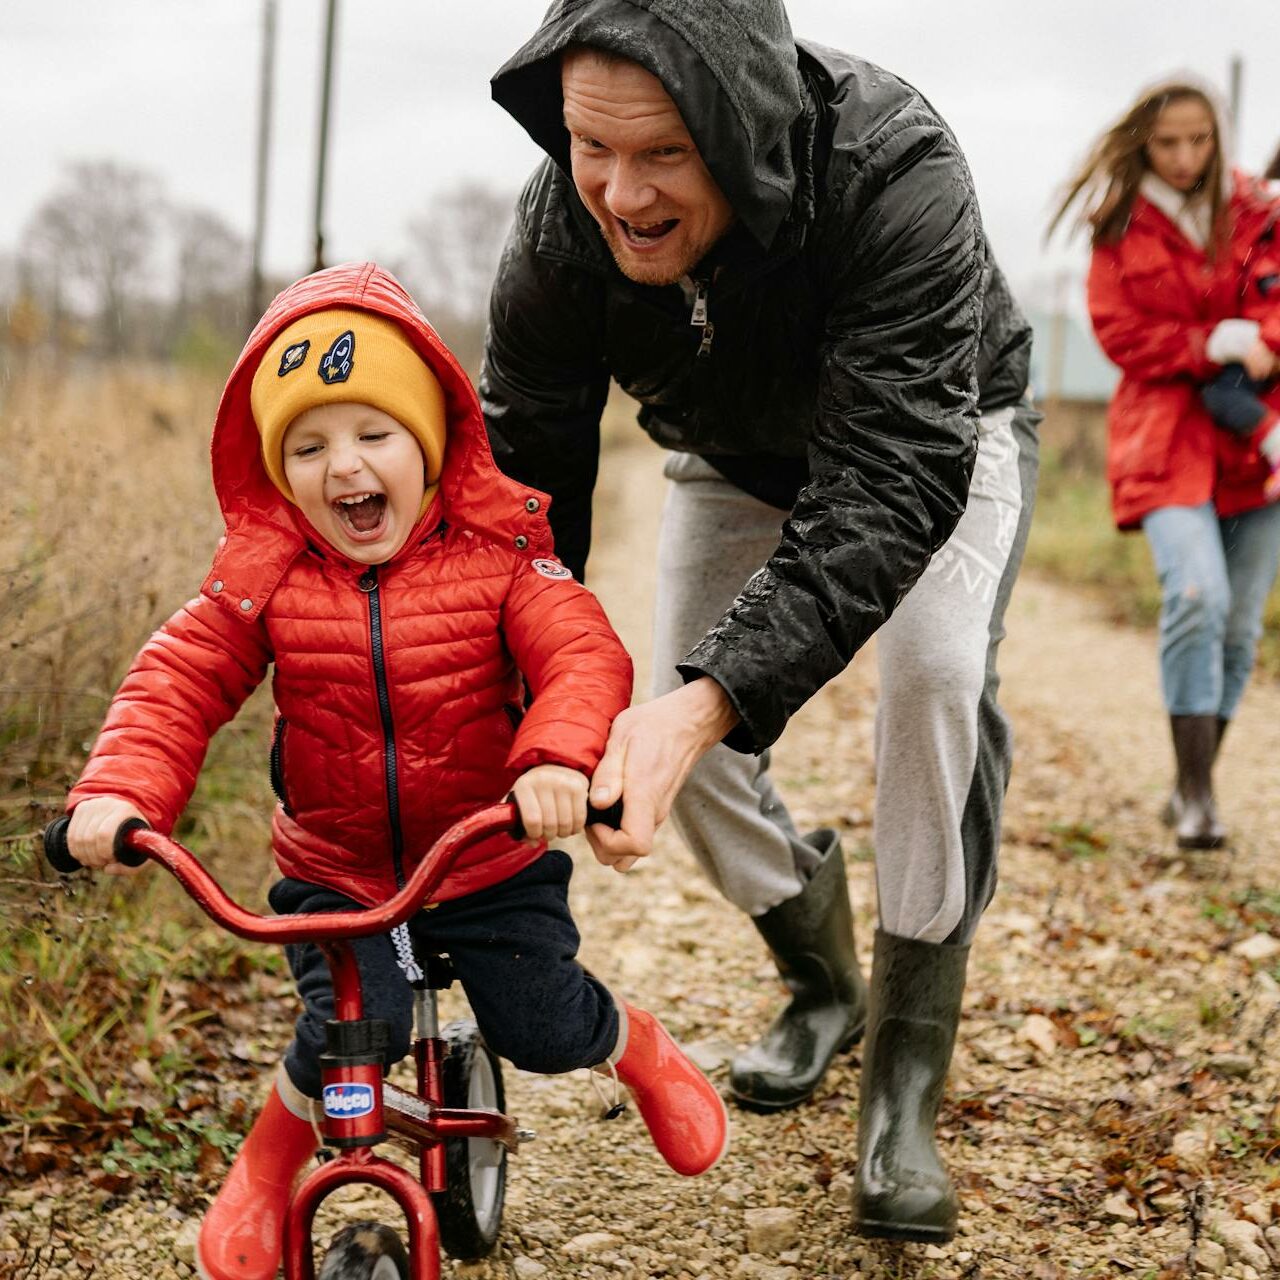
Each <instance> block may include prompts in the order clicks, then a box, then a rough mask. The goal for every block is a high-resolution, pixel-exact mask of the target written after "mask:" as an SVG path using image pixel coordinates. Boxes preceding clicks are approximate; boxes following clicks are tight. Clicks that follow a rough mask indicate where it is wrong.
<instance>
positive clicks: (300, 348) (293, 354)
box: [276, 338, 311, 378]
mask: <svg viewBox="0 0 1280 1280" xmlns="http://www.w3.org/2000/svg"><path fill="white" fill-rule="evenodd" d="M310 350H311V339H310V338H306V339H304V340H303V341H302V342H295V343H294V344H293V346H291V347H285V349H284V354H283V355H282V356H281V357H280V368H279V369H277V370H276V377H277V378H283V377H284V375H285V374H286V373H292V372H293V371H294V370H295V369H301V368H302V362H303V361H304V360H305V359H306V358H307V352H308V351H310Z"/></svg>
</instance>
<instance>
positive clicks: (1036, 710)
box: [0, 442, 1280, 1280]
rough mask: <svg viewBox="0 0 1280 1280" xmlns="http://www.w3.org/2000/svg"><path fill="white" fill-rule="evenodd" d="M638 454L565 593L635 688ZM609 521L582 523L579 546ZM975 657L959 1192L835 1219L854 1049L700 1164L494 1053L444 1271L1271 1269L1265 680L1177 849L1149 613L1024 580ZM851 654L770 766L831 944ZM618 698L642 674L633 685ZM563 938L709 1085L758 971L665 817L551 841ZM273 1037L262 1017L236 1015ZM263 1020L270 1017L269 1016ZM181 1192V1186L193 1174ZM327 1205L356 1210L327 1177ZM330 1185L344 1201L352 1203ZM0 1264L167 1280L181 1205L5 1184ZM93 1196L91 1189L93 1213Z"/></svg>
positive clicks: (1279, 1196)
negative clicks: (632, 859)
mask: <svg viewBox="0 0 1280 1280" xmlns="http://www.w3.org/2000/svg"><path fill="white" fill-rule="evenodd" d="M660 467H661V456H660V454H659V453H658V452H657V451H656V450H654V449H651V448H649V447H648V446H647V445H645V444H643V443H642V442H640V443H636V444H633V445H629V446H627V447H624V448H619V449H616V450H614V451H613V453H612V454H611V455H610V456H609V458H608V459H607V464H606V467H605V469H604V472H603V475H602V482H601V484H602V488H601V492H600V494H599V496H598V499H597V509H598V511H599V513H600V517H601V519H602V521H603V522H604V525H605V529H606V530H607V534H606V533H604V532H603V531H602V545H601V546H600V548H599V549H598V551H597V555H596V559H595V561H594V562H593V572H592V577H593V585H594V586H595V587H596V589H597V590H598V591H599V593H600V594H601V596H602V597H603V598H604V600H605V603H606V605H607V606H608V608H609V610H610V613H611V616H612V617H613V618H614V620H615V623H616V625H617V626H618V628H619V630H620V631H621V632H622V633H623V636H624V638H625V639H626V640H627V641H628V643H629V644H630V645H631V647H632V648H633V651H634V652H635V653H636V654H637V658H638V665H639V668H640V673H639V674H640V679H641V681H642V682H643V681H647V671H646V670H645V667H646V662H645V653H646V651H647V648H648V630H647V628H648V609H649V605H650V601H651V599H652V561H653V549H654V545H655V535H656V527H657V520H658V514H659V505H660V492H661V481H660V474H659V473H660ZM606 537H607V542H606V541H605V540H604V539H605V538H606ZM1009 633H1010V634H1009V639H1008V641H1007V644H1006V646H1005V650H1004V655H1003V662H1002V669H1003V673H1004V677H1005V689H1004V699H1003V700H1004V703H1005V706H1006V708H1007V710H1008V711H1009V713H1010V715H1011V717H1012V718H1013V721H1014V725H1015V730H1016V732H1017V737H1018V757H1017V763H1016V767H1015V774H1014V781H1013V786H1012V789H1011V793H1010V797H1009V804H1008V810H1007V820H1006V833H1005V848H1004V853H1003V867H1002V884H1001V888H1000V891H999V893H998V895H997V898H996V900H995V902H994V904H993V905H992V907H991V909H990V911H989V912H988V915H987V917H986V919H985V921H984V924H983V927H982V929H981V931H980V932H979V935H978V940H977V943H976V944H975V948H974V953H973V958H972V964H971V969H970V986H969V990H968V993H967V996H966V1017H965V1020H964V1022H963V1023H962V1027H961V1039H960V1044H959V1047H958V1050H957V1054H956V1061H955V1064H954V1068H953V1072H952V1076H951V1082H950V1088H949V1094H948V1100H947V1102H946V1103H945V1104H944V1110H943V1119H942V1134H943V1145H944V1148H945V1155H946V1158H947V1159H948V1161H949V1163H950V1165H951V1167H952V1169H953V1171H954V1172H955V1173H956V1175H957V1177H958V1180H959V1182H960V1185H961V1188H962V1202H963V1217H962V1226H961V1232H960V1235H959V1236H958V1237H957V1238H956V1240H955V1241H954V1242H953V1243H951V1244H950V1245H947V1246H946V1247H943V1248H937V1247H934V1246H928V1247H926V1246H920V1245H909V1246H888V1245H880V1244H873V1243H870V1242H866V1241H862V1240H860V1239H859V1238H857V1237H855V1236H854V1235H853V1234H852V1233H851V1231H850V1229H849V1212H848V1198H849V1188H850V1182H851V1173H852V1169H853V1162H854V1133H855V1117H856V1100H857V1068H858V1055H857V1052H856V1051H855V1052H854V1053H852V1054H850V1055H849V1056H848V1057H846V1058H843V1059H841V1060H840V1062H839V1064H838V1066H837V1067H836V1068H835V1069H834V1070H833V1071H832V1072H831V1073H830V1075H829V1077H828V1079H827V1081H826V1082H825V1084H824V1086H823V1088H822V1090H821V1092H820V1093H819V1095H818V1096H817V1097H816V1098H815V1099H814V1101H813V1102H812V1103H811V1104H809V1105H807V1106H805V1107H803V1108H802V1109H800V1110H798V1111H795V1112H793V1113H789V1114H786V1115H783V1116H775V1117H760V1116H753V1115H747V1114H744V1113H741V1112H735V1113H734V1115H733V1122H734V1142H733V1145H732V1147H731V1150H730V1152H729V1154H728V1155H727V1157H726V1158H725V1160H724V1161H723V1162H722V1164H721V1165H720V1166H719V1167H718V1168H717V1169H715V1170H714V1171H713V1172H712V1173H711V1174H709V1175H707V1176H706V1177H704V1178H701V1179H698V1180H695V1181H685V1180H682V1179H680V1178H678V1177H677V1176H676V1175H674V1174H671V1173H669V1172H667V1171H666V1168H665V1166H664V1165H663V1164H662V1163H661V1161H660V1159H659V1157H658V1156H657V1155H656V1153H655V1152H654V1151H653V1150H652V1148H651V1147H650V1145H649V1143H648V1141H647V1137H646V1135H645V1133H644V1130H643V1126H642V1125H641V1122H640V1120H639V1118H638V1117H637V1115H636V1114H635V1112H634V1110H631V1111H629V1112H628V1113H627V1115H626V1116H625V1117H624V1118H622V1119H620V1120H617V1121H614V1122H611V1123H603V1122H600V1121H598V1120H597V1119H596V1114H597V1112H598V1109H599V1108H598V1103H597V1102H596V1100H595V1095H594V1094H593V1093H592V1091H591V1090H590V1088H589V1086H588V1083H587V1082H586V1081H585V1079H583V1077H582V1075H581V1074H579V1075H576V1076H573V1077H559V1078H539V1077H532V1076H523V1075H516V1073H514V1072H512V1071H510V1070H508V1072H507V1075H508V1107H509V1110H511V1111H513V1112H514V1113H515V1114H516V1115H518V1116H519V1118H520V1121H521V1123H522V1124H526V1125H529V1126H531V1127H532V1128H534V1129H536V1130H537V1132H538V1135H539V1136H538V1139H537V1141H536V1142H534V1143H532V1144H531V1145H529V1146H526V1147H525V1148H524V1149H523V1151H522V1152H521V1153H520V1155H519V1156H518V1158H516V1159H515V1160H514V1161H513V1162H512V1165H511V1179H510V1184H509V1193H508V1205H507V1212H506V1218H505V1222H504V1229H503V1236H502V1240H501V1243H500V1245H499V1248H498V1250H497V1251H496V1252H495V1254H494V1255H493V1256H492V1257H491V1258H489V1259H487V1260H485V1261H484V1262H481V1263H471V1264H449V1265H447V1266H446V1269H445V1274H446V1275H450V1276H457V1277H464V1276H465V1277H473V1278H476V1280H499V1278H501V1280H509V1278H511V1277H515V1278H516V1280H535V1278H537V1277H546V1278H547V1280H557V1278H560V1277H566V1278H567V1277H581V1278H584V1280H601V1278H604V1277H616V1278H617V1280H645V1278H647V1277H659V1276H662V1277H670V1278H671V1280H719V1278H721V1277H741V1278H743V1280H817V1278H822V1280H828V1278H832V1280H834V1278H839V1280H856V1278H857V1277H865V1278H866V1280H871V1278H872V1277H875V1278H877V1280H879V1278H882V1277H922V1278H924V1277H939V1278H941V1277H1011V1278H1012V1277H1034V1278H1036V1280H1053V1278H1054V1277H1065V1276H1073V1277H1074V1276H1096V1277H1101V1276H1113V1275H1133V1276H1137V1277H1147V1278H1148V1280H1156V1278H1157V1277H1159V1278H1161V1280H1164V1278H1166V1277H1169V1278H1172V1277H1179V1276H1192V1275H1224V1276H1228V1277H1239V1278H1241V1280H1252V1278H1253V1277H1262V1276H1267V1275H1272V1274H1277V1273H1278V1264H1280V1109H1278V1108H1277V1097H1278V1096H1280V1087H1278V1086H1280V1003H1278V995H1280V987H1278V986H1277V982H1276V980H1275V978H1276V975H1277V974H1280V886H1278V885H1277V876H1276V869H1277V866H1280V858H1278V856H1277V855H1278V854H1280V840H1278V839H1277V836H1276V834H1275V823H1274V820H1273V815H1274V813H1275V812H1276V811H1277V809H1278V808H1280V768H1278V767H1277V764H1276V762H1277V761H1280V689H1277V688H1276V687H1274V686H1272V687H1261V686H1256V685H1255V686H1254V687H1253V688H1252V689H1251V690H1250V691H1249V694H1248V696H1247V699H1246V702H1245V705H1244V707H1243V709H1242V710H1241V713H1240V715H1239V718H1238V722H1237V724H1235V725H1234V726H1233V728H1232V731H1231V734H1230V736H1229V737H1228V739H1227V743H1226V746H1225V750H1224V759H1223V763H1222V765H1221V768H1220V774H1221V782H1220V790H1221V796H1222V802H1223V809H1224V812H1225V814H1226V816H1227V817H1228V819H1229V820H1230V822H1231V825H1232V828H1233V830H1234V831H1235V832H1236V834H1237V838H1236V841H1235V846H1234V848H1233V849H1232V850H1231V851H1229V852H1221V853H1211V854H1197V855H1194V856H1192V857H1183V858H1179V857H1175V856H1173V851H1172V850H1171V846H1170V842H1169V840H1168V838H1167V837H1166V834H1165V833H1164V832H1163V830H1162V829H1160V828H1159V827H1158V826H1157V825H1156V823H1155V821H1154V814H1155V812H1156V809H1157V808H1158V805H1159V803H1160V801H1161V799H1162V796H1163V788H1164V787H1165V786H1166V785H1167V783H1168V780H1169V774H1170V767H1171V766H1170V754H1169V750H1168V747H1167V744H1166V735H1165V732H1164V728H1163V716H1162V712H1161V709H1160V705H1159V700H1158V695H1157V689H1156V673H1155V658H1154V643H1153V639H1152V637H1151V636H1150V635H1149V634H1146V633H1140V632H1131V631H1121V630H1116V629H1115V628H1113V627H1111V626H1109V625H1107V624H1106V623H1105V622H1104V621H1102V611H1101V609H1100V608H1099V607H1098V606H1097V605H1096V603H1095V602H1094V601H1092V600H1090V599H1088V598H1086V597H1083V596H1079V595H1076V594H1073V593H1069V592H1067V591H1064V590H1062V589H1060V588H1057V587H1055V586H1053V585H1052V584H1049V583H1046V582H1042V581H1037V580H1034V579H1028V580H1024V581H1023V582H1022V583H1021V584H1020V586H1019V588H1018V591H1017V593H1016V594H1015V597H1014V602H1013V607H1012V610H1011V614H1010V619H1009ZM868 658H869V655H865V656H863V657H862V658H860V659H859V660H858V661H857V662H856V663H855V664H854V665H853V667H852V668H851V669H850V670H849V671H848V672H847V673H846V674H845V675H844V676H843V677H842V678H841V679H840V680H839V681H837V682H835V683H833V684H832V685H831V686H830V687H828V688H827V689H825V690H824V691H823V692H822V693H821V694H820V695H819V696H818V697H817V698H815V699H814V700H813V702H812V703H811V704H810V705H809V706H808V707H806V708H805V709H804V711H803V712H802V713H801V715H800V716H798V717H797V718H796V720H795V721H794V722H793V723H792V725H791V726H790V727H789V728H788V730H787V733H786V735H785V737H784V739H783V742H782V744H781V746H780V748H779V750H778V751H777V752H776V760H777V770H778V773H779V775H780V777H781V780H782V781H783V783H784V784H785V791H786V794H787V796H788V798H789V800H790V802H791V804H792V807H793V809H794V811H795V813H796V817H797V820H799V821H810V822H813V823H815V824H817V823H824V822H834V823H836V824H837V825H838V826H839V827H840V828H841V830H842V833H843V837H844V845H845V852H846V856H847V858H848V860H849V872H850V879H851V883H852V887H853V893H854V901H855V904H856V906H855V910H856V915H857V920H858V927H859V944H860V949H861V950H862V951H863V952H864V955H865V956H866V958H867V959H869V956H870V943H871V937H872V930H873V928H874V919H875V916H874V879H873V865H872V862H871V860H870V858H871V851H870V840H871V827H870V815H871V812H872V772H871V768H872V766H871V745H870V744H871V733H870V729H871V722H872V715H873V712H874V706H875V670H874V663H873V662H871V661H869V660H868ZM639 687H640V688H641V689H643V688H644V687H646V686H645V684H644V683H641V684H640V685H639ZM575 854H576V855H577V863H578V873H577V875H576V877H575V882H574V902H575V913H576V915H577V918H578V920H579V922H580V925H581V928H582V933H583V938H584V943H583V951H582V956H583V959H584V960H585V962H586V963H587V964H588V965H589V966H590V967H591V968H592V969H593V970H594V971H595V972H596V973H597V974H599V975H600V977H601V978H602V979H604V980H605V981H606V982H607V983H609V984H610V985H611V986H612V987H614V988H615V989H617V990H619V991H621V992H623V993H626V994H628V995H630V996H632V997H634V998H635V999H636V1000H637V1001H638V1002H639V1003H642V1004H646V1005H648V1006H649V1007H652V1008H653V1009H655V1010H656V1011H657V1012H659V1013H660V1014H661V1015H662V1016H663V1017H664V1018H665V1020H666V1021H667V1024H668V1026H669V1027H670V1028H671V1029H672V1031H673V1032H674V1033H675V1034H676V1035H677V1036H678V1037H679V1038H680V1039H681V1040H682V1041H683V1042H684V1043H685V1044H686V1045H688V1046H691V1047H692V1051H693V1052H694V1053H695V1055H696V1056H697V1058H698V1060H699V1062H700V1063H701V1064H702V1065H703V1066H704V1067H705V1068H706V1069H707V1070H709V1071H710V1072H711V1074H712V1076H713V1078H715V1079H718V1080H723V1075H724V1064H725V1062H726V1060H727V1057H728V1055H729V1054H730V1053H731V1052H732V1051H733V1049H734V1047H735V1046H737V1045H739V1044H741V1043H743V1042H745V1041H746V1040H747V1039H748V1038H749V1037H750V1036H751V1035H752V1034H753V1033H754V1032H755V1031H757V1030H758V1029H759V1028H761V1027H762V1026H763V1025H764V1023H765V1021H766V1019H767V1017H768V1016H769V1015H770V1011H771V1010H772V1009H773V1008H774V1007H775V1005H776V1002H777V1000H778V996H779V987H778V984H777V982H776V978H775V975H774V974H773V971H772V968H771V967H770V966H769V965H767V964H766V963H765V962H764V957H763V954H762V951H761V948H760V946H759V943H758V941H757V939H756V937H755V934H754V931H753V930H752V929H751V928H750V926H749V924H748V923H747V922H746V920H745V919H742V918H740V917H738V916H737V915H736V914H735V913H734V912H733V911H731V910H730V909H729V908H728V907H726V906H725V905H723V904H722V903H721V902H720V901H719V900H718V899H717V898H716V896H715V895H714V894H713V893H712V891H711V890H710V888H709V887H708V886H707V885H706V884H705V883H704V882H703V881H702V880H701V879H700V877H699V875H698V874H697V872H696V871H695V869H694V867H693V864H692V862H691V861H690V859H689V857H688V856H687V854H686V853H685V852H684V850H683V849H682V848H681V847H680V846H679V843H678V840H677V839H676V837H675V836H674V834H672V833H665V832H664V833H663V835H662V837H661V839H660V843H659V847H658V849H657V850H656V852H655V854H654V856H653V857H652V858H651V859H650V860H649V861H648V863H647V864H645V865H643V866H641V867H640V868H638V869H637V870H636V871H634V872H633V873H631V874H630V875H627V876H617V875H614V874H612V873H609V872H606V871H605V870H604V869H602V868H600V867H598V866H597V865H596V864H595V863H594V861H592V860H591V859H590V857H589V855H588V854H587V853H586V852H585V849H575ZM259 1031H260V1033H261V1035H262V1037H263V1038H264V1039H268V1040H269V1039H271V1038H273V1037H276V1038H279V1039H282V1038H283V1035H284V1031H283V1028H279V1029H277V1028H274V1027H267V1028H260V1029H259ZM277 1033H278V1034H277ZM211 1185H212V1184H211ZM346 1198H347V1200H348V1202H349V1203H347V1204H345V1205H343V1206H341V1207H340V1208H339V1209H337V1210H334V1211H333V1212H331V1213H329V1214H328V1216H327V1218H326V1222H325V1224H324V1226H325V1228H326V1229H327V1228H328V1226H329V1225H331V1224H332V1223H333V1222H334V1221H336V1220H337V1218H338V1217H339V1216H341V1215H342V1214H350V1213H357V1214H373V1215H375V1216H382V1217H384V1218H389V1217H390V1214H388V1213H387V1212H386V1211H385V1209H384V1210H382V1211H381V1212H380V1210H379V1206H378V1204H377V1203H376V1199H375V1198H370V1197H365V1196H362V1195H361V1194H360V1193H358V1192H355V1191H352V1192H349V1193H347V1195H346ZM351 1202H354V1203H351ZM0 1205H3V1207H4V1212H3V1215H0V1259H8V1262H7V1263H6V1262H3V1261H0V1272H2V1271H3V1270H4V1268H5V1266H10V1267H12V1274H13V1275H15V1276H22V1277H27V1276H30V1277H37V1276H50V1277H52V1276H67V1277H82V1276H94V1277H97V1278H98V1280H135V1278H136V1277H147V1278H148V1280H169V1278H170V1277H174V1276H189V1275H191V1274H193V1273H192V1270H191V1268H190V1266H189V1265H188V1264H189V1261H190V1257H191V1253H190V1242H191V1238H192V1234H193V1230H194V1218H193V1217H192V1216H191V1215H190V1213H188V1212H183V1211H181V1210H179V1209H178V1208H176V1207H175V1206H173V1205H171V1204H169V1203H166V1202H165V1201H163V1200H160V1201H156V1200H149V1199H146V1198H144V1197H142V1196H140V1195H138V1194H134V1195H132V1196H130V1197H127V1198H124V1199H120V1198H119V1197H116V1198H109V1197H108V1196H107V1195H106V1193H105V1192H103V1191H101V1190H95V1189H94V1188H92V1187H90V1186H89V1184H88V1183H87V1182H86V1183H85V1184H84V1189H83V1194H82V1195H78V1194H73V1195H67V1194H64V1195H62V1196H60V1197H58V1198H56V1199H55V1198H53V1197H51V1196H50V1195H48V1194H47V1189H46V1190H44V1191H42V1187H41V1180H40V1179H39V1178H37V1179H33V1180H31V1181H29V1182H27V1183H26V1184H25V1185H23V1184H18V1185H16V1186H14V1187H12V1188H10V1189H9V1191H8V1192H7V1194H6V1195H5V1197H4V1199H3V1200H0ZM104 1210H109V1211H108V1212H104Z"/></svg>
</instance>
